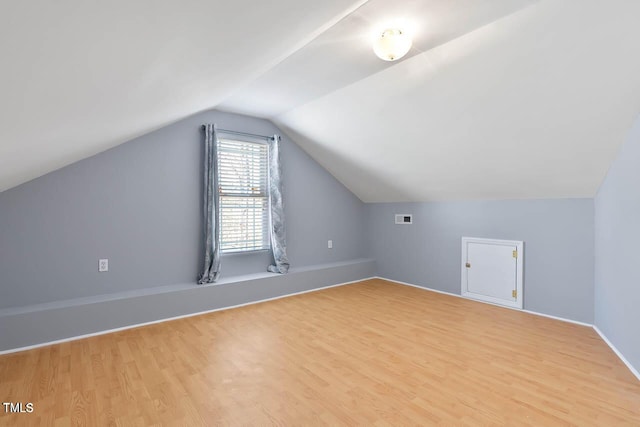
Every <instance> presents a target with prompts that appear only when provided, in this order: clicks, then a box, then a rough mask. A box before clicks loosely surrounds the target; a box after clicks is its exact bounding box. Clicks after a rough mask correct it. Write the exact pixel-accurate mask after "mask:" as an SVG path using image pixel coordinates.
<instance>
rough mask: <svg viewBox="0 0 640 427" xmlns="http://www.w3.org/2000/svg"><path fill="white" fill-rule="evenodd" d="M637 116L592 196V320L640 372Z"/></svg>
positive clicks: (639, 148) (639, 155)
mask: <svg viewBox="0 0 640 427" xmlns="http://www.w3.org/2000/svg"><path fill="white" fill-rule="evenodd" d="M639 165H640V119H638V120H636V123H635V124H634V126H633V128H632V130H631V132H630V134H629V137H628V139H627V141H626V142H625V144H624V145H623V146H622V149H621V150H620V153H619V154H618V157H617V159H616V160H615V161H614V162H613V164H612V165H611V168H610V169H609V173H608V174H607V177H606V178H605V180H604V182H603V183H602V186H601V187H600V190H599V192H598V195H597V196H596V199H595V239H596V243H595V245H596V268H595V300H596V304H595V324H596V326H597V327H598V328H599V329H600V330H601V331H602V332H603V333H604V334H605V335H606V336H607V338H608V339H609V340H610V341H611V342H612V343H613V345H615V346H616V348H617V349H618V350H619V351H620V352H621V353H622V354H623V355H624V356H625V358H626V359H627V360H628V361H629V362H630V363H631V364H632V365H633V366H634V367H635V369H636V371H640V310H639V308H638V307H639V306H640V249H639V248H640V246H639V242H640V167H639Z"/></svg>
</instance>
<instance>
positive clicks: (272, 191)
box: [267, 135, 289, 274]
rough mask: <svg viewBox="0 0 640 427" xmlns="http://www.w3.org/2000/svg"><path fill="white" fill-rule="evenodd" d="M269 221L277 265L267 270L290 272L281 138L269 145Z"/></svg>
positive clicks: (276, 137)
mask: <svg viewBox="0 0 640 427" xmlns="http://www.w3.org/2000/svg"><path fill="white" fill-rule="evenodd" d="M269 209H270V213H269V219H270V221H269V222H270V226H271V250H272V251H273V259H274V260H275V265H270V266H269V267H268V268H267V270H269V271H270V272H272V273H283V274H284V273H287V272H289V258H288V257H287V244H286V242H285V233H284V205H283V203H282V167H281V166H280V137H279V136H278V135H274V136H273V141H271V142H270V143H269Z"/></svg>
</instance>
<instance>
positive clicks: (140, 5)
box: [0, 0, 364, 191]
mask: <svg viewBox="0 0 640 427" xmlns="http://www.w3.org/2000/svg"><path fill="white" fill-rule="evenodd" d="M363 2H364V0H323V1H315V0H270V1H268V2H267V1H258V0H233V1H223V0H181V1H175V0H136V1H128V0H108V1H87V0H60V1H51V0H27V1H3V2H1V3H0V58H2V66H0V93H1V94H2V96H1V97H0V117H2V122H1V123H2V124H1V125H0V191H3V190H6V189H8V188H10V187H13V186H15V185H18V184H20V183H22V182H25V181H28V180H30V179H33V178H35V177H37V176H40V175H43V174H45V173H47V172H50V171H52V170H55V169H57V168H60V167H62V166H65V165H67V164H70V163H73V162H75V161H77V160H80V159H82V158H85V157H88V156H91V155H93V154H95V153H98V152H100V151H103V150H106V149H108V148H110V147H113V146H115V145H118V144H120V143H122V142H125V141H127V140H129V139H131V138H133V137H135V136H138V135H141V134H144V133H146V132H149V131H151V130H153V129H156V128H159V127H161V126H164V125H167V124H169V123H171V122H174V121H176V120H179V119H181V118H183V117H186V116H189V115H191V114H194V113H196V112H199V111H202V110H206V109H210V108H213V107H215V106H216V105H217V104H218V103H219V102H220V101H221V100H222V99H224V98H225V97H227V96H228V95H229V94H230V93H231V92H232V91H233V90H234V89H236V88H237V87H242V86H244V85H246V84H247V83H248V82H249V81H251V80H252V79H254V78H255V77H257V76H259V75H260V74H261V73H263V72H264V71H266V70H268V69H269V68H271V67H272V66H273V65H275V64H277V63H279V62H280V61H281V60H282V59H284V58H285V57H287V56H288V55H289V54H291V53H293V52H295V51H296V50H298V49H299V48H300V47H302V46H303V45H304V44H306V43H308V42H309V41H310V40H312V39H313V38H314V37H316V36H317V35H318V34H320V33H322V31H324V30H326V29H327V28H329V27H331V26H332V25H333V24H334V23H335V22H337V21H338V20H340V19H342V18H343V17H344V16H345V15H347V14H348V13H349V12H351V11H353V10H354V9H355V8H356V7H358V6H359V5H360V4H362V3H363Z"/></svg>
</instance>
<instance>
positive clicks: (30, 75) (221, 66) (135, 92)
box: [0, 0, 640, 202]
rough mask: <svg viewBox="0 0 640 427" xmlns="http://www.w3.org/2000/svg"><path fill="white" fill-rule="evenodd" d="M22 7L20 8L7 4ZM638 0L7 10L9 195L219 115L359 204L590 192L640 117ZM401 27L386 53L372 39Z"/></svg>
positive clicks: (341, 0) (1, 164)
mask: <svg viewBox="0 0 640 427" xmlns="http://www.w3.org/2000/svg"><path fill="white" fill-rule="evenodd" d="M13 3H15V4H13ZM637 16H640V2H637V1H635V0H611V1H602V0H563V1H557V0H541V1H536V0H485V1H478V0H395V1H392V0H369V1H367V2H365V1H363V0H360V1H346V0H329V1H322V2H311V1H310V0H298V1H294V0H274V1H270V2H258V1H257V0H239V1H233V2H222V1H199V0H190V1H182V2H171V1H151V0H147V1H139V2H125V1H123V0H114V1H111V2H84V1H80V0H67V1H63V2H47V1H44V0H39V1H32V2H5V3H3V5H2V6H0V49H1V52H2V57H3V67H2V68H0V89H2V93H3V97H2V98H0V113H1V114H2V117H3V118H2V126H1V128H0V191H2V190H4V189H7V188H10V187H12V186H15V185H17V184H19V183H21V182H24V181H27V180H29V179H32V178H34V177H36V176H39V175H42V174H44V173H46V172H49V171H51V170H54V169H56V168H58V167H61V166H64V165H66V164H69V163H72V162H73V161H77V160H79V159H81V158H84V157H88V156H90V155H92V154H94V153H97V152H99V151H102V150H104V149H107V148H109V147H112V146H114V145H117V144H119V143H122V142H124V141H126V140H128V139H130V138H132V137H134V136H136V135H139V134H143V133H145V132H148V131H150V130H152V129H155V128H158V127H161V126H163V125H166V124H169V123H171V122H173V121H176V120H178V119H180V118H182V117H185V116H187V115H189V114H192V113H195V112H198V111H202V110H205V109H209V108H214V107H216V108H220V109H223V110H227V111H235V112H240V113H245V114H252V115H257V116H261V117H266V118H270V119H271V120H273V121H274V122H275V123H276V124H277V125H278V126H280V127H281V128H282V129H283V130H284V131H285V132H286V133H288V134H289V135H290V136H291V137H292V138H294V140H295V141H296V142H297V143H299V144H300V145H301V146H302V147H303V148H304V149H305V150H306V151H307V152H309V153H310V154H311V155H312V156H313V157H314V158H315V159H316V160H318V161H319V162H320V163H321V164H322V165H323V166H325V167H326V168H327V169H328V170H329V171H330V172H331V173H332V174H333V175H334V176H336V177H337V178H338V179H339V180H340V181H342V182H343V183H344V184H345V185H346V186H347V187H348V188H350V189H351V190H352V191H353V192H354V193H355V194H356V195H358V197H360V198H361V199H362V200H364V201H367V202H376V201H380V202H391V201H426V200H452V199H505V198H538V197H539V198H546V197H592V196H593V195H594V194H595V192H596V191H597V188H598V186H599V184H600V182H601V181H602V179H603V177H604V175H605V173H606V170H607V168H608V166H609V164H610V163H611V161H612V159H613V158H614V156H615V153H616V151H617V149H618V147H619V145H620V144H621V143H622V141H623V137H624V134H625V133H626V132H627V131H628V129H629V128H630V126H631V123H632V121H633V118H634V116H635V115H636V114H637V113H638V112H640V55H638V54H637V50H638V42H637V41H638V40H640V26H639V25H637V22H635V21H637V19H636V17H637ZM389 21H390V22H395V21H400V22H402V23H404V24H406V25H409V26H411V28H412V30H413V31H414V35H415V39H414V48H413V49H412V51H411V52H410V54H409V55H408V56H407V58H406V59H403V60H401V61H398V62H394V63H387V62H383V61H381V60H378V59H377V58H376V57H375V56H374V55H373V54H372V52H371V46H370V42H369V35H370V32H371V30H373V29H374V28H379V27H380V26H381V25H384V24H385V23H386V22H389Z"/></svg>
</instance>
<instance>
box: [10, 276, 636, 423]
mask: <svg viewBox="0 0 640 427" xmlns="http://www.w3.org/2000/svg"><path fill="white" fill-rule="evenodd" d="M43 327H46V325H43ZM0 400H2V401H3V402H25V403H26V402H33V405H34V412H33V413H31V414H27V413H22V414H5V413H4V411H2V410H3V408H2V407H0V425H11V426H14V425H16V426H18V425H55V426H67V425H74V426H75V425H90V426H94V425H118V426H120V425H123V426H124V425H135V426H149V425H191V426H197V425H271V424H278V425H380V426H382V425H452V424H453V425H509V426H517V425H531V426H554V425H580V426H590V425H597V426H622V425H634V426H640V382H639V381H637V379H636V378H635V377H634V376H633V375H632V374H631V373H630V372H629V371H628V370H627V368H626V367H625V366H624V365H623V364H622V362H621V361H620V360H619V359H618V358H617V357H616V356H615V355H614V353H613V352H612V351H611V350H610V349H609V348H608V347H607V345H606V344H605V343H604V342H603V341H602V340H601V339H600V337H598V336H597V334H596V333H595V332H594V331H593V330H592V329H591V328H588V327H584V326H578V325H573V324H569V323H564V322H560V321H557V320H552V319H547V318H543V317H539V316H534V315H530V314H527V313H523V312H518V311H514V310H508V309H503V308H499V307H495V306H491V305H487V304H482V303H478V302H473V301H469V300H465V299H461V298H454V297H451V296H446V295H441V294H437V293H434V292H428V291H423V290H419V289H415V288H411V287H407V286H402V285H398V284H394V283H390V282H385V281H382V280H368V281H364V282H360V283H356V284H352V285H347V286H342V287H337V288H332V289H327V290H323V291H319V292H314V293H308V294H304V295H299V296H294V297H290V298H284V299H280V300H276V301H271V302H266V303H261V304H257V305H252V306H247V307H242V308H236V309H231V310H227V311H221V312H216V313H211V314H206V315H202V316H197V317H191V318H186V319H181V320H175V321H171V322H166V323H161V324H157V325H152V326H146V327H141V328H136V329H131V330H127V331H122V332H117V333H113V334H108V335H102V336H98V337H93V338H87V339H83V340H78V341H74V342H70V343H64V344H58V345H53V346H49V347H44V348H40V349H35V350H30V351H25V352H21V353H16V354H9V355H4V356H0Z"/></svg>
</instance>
